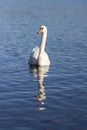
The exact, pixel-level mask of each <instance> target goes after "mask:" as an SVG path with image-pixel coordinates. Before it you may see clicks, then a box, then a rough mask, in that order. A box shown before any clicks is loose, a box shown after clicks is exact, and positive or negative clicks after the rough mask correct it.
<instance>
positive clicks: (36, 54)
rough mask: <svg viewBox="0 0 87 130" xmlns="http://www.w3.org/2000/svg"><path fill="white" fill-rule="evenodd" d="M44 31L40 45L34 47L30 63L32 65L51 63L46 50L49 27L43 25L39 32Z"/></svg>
mask: <svg viewBox="0 0 87 130" xmlns="http://www.w3.org/2000/svg"><path fill="white" fill-rule="evenodd" d="M40 33H42V39H41V44H40V47H36V48H34V49H33V51H32V53H31V56H30V60H29V64H30V65H38V66H48V65H50V60H49V57H48V55H47V53H46V52H45V45H46V38H47V28H46V26H41V27H40V29H39V31H38V34H40Z"/></svg>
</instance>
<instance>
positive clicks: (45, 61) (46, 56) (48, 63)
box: [43, 51, 50, 65]
mask: <svg viewBox="0 0 87 130" xmlns="http://www.w3.org/2000/svg"><path fill="white" fill-rule="evenodd" d="M43 60H44V64H46V65H50V59H49V56H48V54H47V53H46V51H45V52H44V57H43Z"/></svg>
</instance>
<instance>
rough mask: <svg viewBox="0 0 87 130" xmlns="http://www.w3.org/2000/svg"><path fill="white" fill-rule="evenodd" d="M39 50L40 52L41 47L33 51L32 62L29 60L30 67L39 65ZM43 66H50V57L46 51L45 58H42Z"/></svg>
mask: <svg viewBox="0 0 87 130" xmlns="http://www.w3.org/2000/svg"><path fill="white" fill-rule="evenodd" d="M39 50H40V49H39V47H35V48H34V49H33V50H32V53H31V56H30V60H29V64H30V65H38V57H39ZM42 65H43V66H47V65H50V60H49V57H48V55H47V53H46V52H45V51H44V54H43V58H42Z"/></svg>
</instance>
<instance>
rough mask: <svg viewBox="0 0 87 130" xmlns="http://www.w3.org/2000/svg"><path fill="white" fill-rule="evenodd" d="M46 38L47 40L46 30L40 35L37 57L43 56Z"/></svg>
mask: <svg viewBox="0 0 87 130" xmlns="http://www.w3.org/2000/svg"><path fill="white" fill-rule="evenodd" d="M46 38H47V30H46V31H45V32H43V33H42V39H41V44H40V51H39V56H41V55H43V53H44V49H45V45H46Z"/></svg>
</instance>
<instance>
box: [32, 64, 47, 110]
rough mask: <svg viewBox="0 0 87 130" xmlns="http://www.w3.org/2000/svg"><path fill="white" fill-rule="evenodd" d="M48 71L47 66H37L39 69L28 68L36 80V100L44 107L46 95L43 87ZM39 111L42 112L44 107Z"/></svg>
mask: <svg viewBox="0 0 87 130" xmlns="http://www.w3.org/2000/svg"><path fill="white" fill-rule="evenodd" d="M48 71H49V66H39V67H34V66H31V67H30V72H31V73H33V75H34V76H35V77H37V79H38V89H39V94H38V95H37V96H36V99H37V100H38V101H39V103H40V104H41V105H44V100H45V99H46V93H45V89H44V86H43V80H44V77H46V73H47V72H48ZM38 109H39V110H44V109H45V108H44V107H39V108H38Z"/></svg>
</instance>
